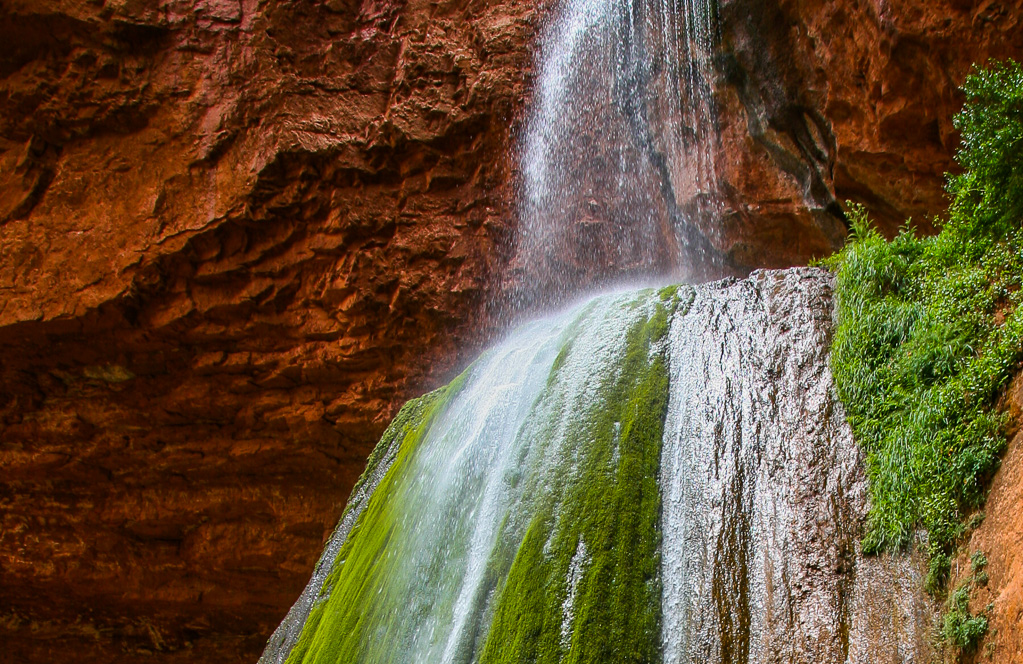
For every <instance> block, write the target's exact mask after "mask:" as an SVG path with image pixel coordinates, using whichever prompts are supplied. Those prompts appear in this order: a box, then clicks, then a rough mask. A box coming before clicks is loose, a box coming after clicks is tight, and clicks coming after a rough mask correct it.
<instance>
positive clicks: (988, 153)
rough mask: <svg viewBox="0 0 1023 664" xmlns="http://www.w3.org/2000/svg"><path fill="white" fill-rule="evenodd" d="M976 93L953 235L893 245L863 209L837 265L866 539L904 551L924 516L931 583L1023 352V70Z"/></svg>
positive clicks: (979, 483) (977, 499)
mask: <svg viewBox="0 0 1023 664" xmlns="http://www.w3.org/2000/svg"><path fill="white" fill-rule="evenodd" d="M964 90H965V92H966V95H967V99H968V103H967V105H966V107H965V109H964V110H963V112H962V113H961V114H960V115H959V116H958V118H957V121H956V125H957V127H958V128H959V129H960V130H961V131H962V134H963V147H962V149H961V150H960V152H959V155H958V160H959V163H960V164H961V165H962V166H963V168H964V169H965V170H964V172H963V173H962V174H961V175H957V176H954V177H951V178H950V180H949V187H948V189H949V192H950V193H951V195H952V197H953V202H952V204H951V207H950V209H949V218H948V221H947V222H946V223H944V224H943V226H942V227H941V232H940V233H939V234H938V235H937V236H934V237H929V238H918V237H916V236H915V235H914V233H913V230H912V228H911V227H908V226H907V228H906V229H904V230H903V231H902V232H901V233H900V234H899V235H898V236H897V237H896V238H895V239H894V240H892V241H890V242H888V241H886V240H885V239H884V238H882V237H881V235H880V234H879V233H877V232H876V231H875V230H874V229H872V228H871V226H870V224H869V221H868V219H867V215H866V212H865V211H864V210H863V209H861V208H858V207H855V206H853V208H852V210H851V213H850V218H851V220H852V232H851V239H850V242H849V244H848V245H847V246H846V248H845V249H844V250H843V251H842V252H841V253H840V254H838V255H837V256H836V257H833V258H832V259H829V260H828V261H827V264H828V265H829V266H830V267H832V268H833V269H835V270H836V271H837V274H838V285H837V294H838V318H839V325H838V328H837V330H836V334H835V339H834V344H833V347H832V355H831V363H832V368H833V372H834V375H835V379H836V383H837V387H838V393H839V396H840V397H841V399H842V401H843V403H844V404H845V407H846V412H847V414H848V417H849V422H850V424H851V425H852V428H853V431H854V432H855V434H856V438H857V440H858V442H859V443H860V445H861V446H862V447H863V449H864V450H865V451H866V453H867V466H868V474H869V479H870V490H871V498H872V503H871V510H870V515H869V525H868V532H867V535H866V538H865V541H864V548H865V550H867V551H877V550H880V549H886V548H898V547H902V546H904V545H905V544H907V543H908V542H909V541H910V538H911V536H912V533H913V531H914V529H915V528H916V527H917V526H918V525H922V526H923V527H925V528H926V530H927V532H928V541H929V551H930V553H931V564H932V568H931V573H930V574H929V576H928V583H929V585H930V586H931V587H932V588H937V587H940V586H941V585H942V584H943V583H944V579H945V578H946V577H947V570H948V564H949V560H950V555H951V553H952V549H953V547H954V544H955V543H956V541H957V540H958V539H959V538H960V537H961V535H962V534H963V532H964V528H965V526H964V518H965V516H966V515H967V514H969V513H970V512H972V511H974V510H975V509H976V508H977V507H978V506H979V505H980V504H981V503H982V502H983V499H984V496H985V491H986V485H987V482H988V479H989V478H990V476H991V475H992V473H993V472H994V470H995V468H996V467H997V465H998V460H999V455H1000V453H1001V451H1002V449H1003V446H1004V435H1003V431H1002V427H1003V424H1004V418H1003V416H1002V415H1001V414H999V413H998V412H997V411H996V409H995V402H996V399H997V398H998V396H999V394H1000V391H1001V389H1002V388H1003V386H1004V385H1005V384H1006V382H1007V380H1008V379H1009V378H1010V377H1011V376H1012V374H1013V373H1014V372H1015V371H1016V370H1017V369H1018V367H1019V363H1020V360H1021V359H1023V316H1021V314H1020V308H1019V304H1020V300H1021V297H1023V295H1021V293H1023V291H1021V290H1020V286H1021V276H1023V235H1021V231H1020V222H1021V220H1023V68H1021V67H1020V66H1019V65H1018V64H1016V63H1014V62H1011V61H1010V62H1008V63H1004V64H1002V63H992V64H991V66H990V67H989V68H988V69H986V70H983V71H977V72H975V73H974V74H973V75H971V76H970V77H969V79H968V80H967V82H966V85H965V87H964ZM956 624H957V625H959V627H956V628H955V629H960V627H961V628H962V629H967V630H968V629H974V628H975V626H976V625H977V624H979V623H970V624H969V625H973V627H970V626H968V625H967V624H966V623H956ZM953 631H955V630H953Z"/></svg>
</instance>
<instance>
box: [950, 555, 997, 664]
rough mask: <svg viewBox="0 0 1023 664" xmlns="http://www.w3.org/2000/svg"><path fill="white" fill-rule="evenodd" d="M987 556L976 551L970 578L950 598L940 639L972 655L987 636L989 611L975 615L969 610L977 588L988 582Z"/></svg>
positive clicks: (972, 559) (971, 565)
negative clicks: (987, 613)
mask: <svg viewBox="0 0 1023 664" xmlns="http://www.w3.org/2000/svg"><path fill="white" fill-rule="evenodd" d="M986 566H987V556H985V555H984V553H983V552H982V551H977V552H975V553H974V554H973V556H972V557H971V558H970V570H971V571H970V576H969V577H968V578H967V579H965V580H964V581H963V582H962V583H960V584H959V586H957V587H956V589H955V590H954V591H953V592H952V594H951V595H949V598H948V604H947V605H946V607H945V615H944V616H943V619H942V625H941V639H942V641H943V642H944V643H946V644H947V645H950V646H952V647H955V648H958V649H959V650H961V651H963V652H966V653H969V652H973V651H974V650H976V649H977V644H979V643H980V640H981V639H982V638H983V637H984V635H985V634H986V633H987V628H988V619H987V616H986V615H985V613H986V612H982V613H979V614H974V613H972V612H971V611H970V597H971V596H972V595H973V591H974V590H975V589H976V588H977V587H978V586H983V585H985V584H986V583H987V573H986V572H985V571H984V568H985V567H986Z"/></svg>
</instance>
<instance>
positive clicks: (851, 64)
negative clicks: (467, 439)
mask: <svg viewBox="0 0 1023 664" xmlns="http://www.w3.org/2000/svg"><path fill="white" fill-rule="evenodd" d="M542 15H543V9H542V7H541V6H539V5H538V4H537V3H534V2H523V3H516V2H508V1H507V0H476V1H474V2H470V1H469V0H448V1H446V2H428V1H426V0H408V1H403V0H377V1H374V0H365V1H364V2H359V1H357V0H324V1H315V2H314V1H311V0H310V1H308V2H287V1H285V0H196V1H185V0H8V1H7V2H5V3H4V4H3V5H2V6H0V43H2V44H3V46H2V47H0V598H2V599H0V640H2V641H3V642H4V643H5V651H6V652H7V653H9V655H10V657H12V658H13V659H14V660H17V661H24V662H44V661H47V662H48V661H53V660H56V659H66V658H68V657H73V659H74V660H75V661H79V662H101V661H102V662H109V661H136V660H137V659H138V658H139V656H140V655H141V654H143V653H145V654H152V655H154V656H153V657H152V660H153V661H158V662H186V661H187V662H206V661H210V662H212V661H237V662H246V661H254V660H255V659H256V657H257V656H258V653H259V652H260V651H261V649H262V646H263V644H264V643H265V639H266V637H267V636H268V635H269V633H270V631H271V630H272V628H273V626H274V625H276V624H277V623H278V622H279V621H280V619H281V618H282V617H283V615H284V613H285V612H286V611H287V608H288V607H289V606H290V605H291V603H292V602H293V601H294V599H295V598H296V597H297V596H298V593H299V591H300V590H301V588H302V586H303V585H304V584H305V582H306V580H307V579H308V577H309V573H310V571H311V569H312V566H313V564H314V562H315V559H316V556H317V554H318V552H319V550H320V549H321V546H322V543H323V541H324V538H325V537H326V535H327V534H329V531H330V529H331V528H332V527H333V525H334V523H335V521H336V519H337V517H338V515H339V514H340V511H341V509H342V507H343V503H344V500H345V498H346V497H347V495H348V492H349V490H350V488H351V486H352V484H353V483H354V481H355V478H356V477H357V476H358V475H359V473H360V472H361V470H362V466H363V464H364V462H365V458H366V455H367V454H368V452H369V450H370V449H371V448H372V445H373V444H374V442H375V441H376V439H377V437H378V436H379V434H380V433H381V431H382V430H383V428H384V426H385V425H386V423H387V421H388V420H389V419H390V417H391V416H392V415H393V414H394V413H395V411H396V408H397V407H398V406H399V405H400V404H401V402H402V401H403V400H404V399H406V398H408V397H409V396H412V395H414V394H417V393H420V392H422V391H424V390H425V389H427V388H430V387H433V386H436V385H439V384H441V383H443V382H446V379H448V378H450V376H451V375H452V374H453V372H454V371H456V370H457V369H458V368H459V367H461V366H464V364H465V363H466V362H467V360H468V359H469V358H471V356H472V355H473V354H474V353H475V352H476V351H477V350H478V348H479V347H480V345H481V344H482V343H485V341H486V340H487V339H488V338H489V337H490V336H492V335H493V333H494V330H495V329H497V320H496V319H495V314H494V312H493V311H492V307H491V306H489V305H490V303H492V302H499V301H500V299H501V293H500V289H501V288H503V287H505V286H504V284H503V282H502V281H501V278H500V277H501V275H502V270H503V269H504V267H505V264H506V263H507V262H508V261H509V259H510V256H509V251H510V250H509V247H510V246H511V245H510V238H511V236H512V234H513V233H514V228H515V209H514V205H513V202H514V200H513V199H514V193H515V185H516V180H515V177H516V176H515V168H514V164H515V162H514V160H513V159H512V158H511V155H512V153H513V150H514V147H515V146H514V138H515V130H516V127H517V126H518V123H519V122H520V121H521V116H522V113H521V111H522V109H523V104H524V103H525V100H526V99H527V96H528V89H529V88H528V85H529V79H530V70H531V65H532V59H531V55H530V53H531V51H530V49H531V45H532V40H533V39H534V35H535V33H536V27H537V25H538V22H539V21H540V20H541V18H542ZM1021 17H1023V1H1020V0H1017V1H1015V2H1002V3H998V2H993V1H992V0H983V1H976V2H967V1H960V0H955V1H953V0H943V1H941V2H930V1H928V2H925V1H924V0H902V1H898V2H882V1H881V0H864V1H859V2H855V3H851V4H850V3H843V2H837V1H836V0H830V1H828V0H802V1H796V0H723V1H722V2H721V4H720V27H721V43H720V52H719V53H718V58H717V65H716V66H717V70H716V71H717V74H716V75H717V80H716V89H717V92H716V95H715V98H716V105H717V106H716V107H717V129H718V133H719V135H720V139H719V141H718V143H717V145H716V150H717V151H718V155H717V159H716V163H717V164H718V166H717V168H718V171H719V172H718V179H717V181H718V184H719V190H718V191H716V192H713V193H714V195H715V197H716V199H717V200H718V201H719V202H720V205H719V206H718V207H717V208H716V210H717V211H716V212H715V214H713V215H709V216H708V217H706V218H705V219H703V220H701V223H702V224H703V226H702V229H703V231H704V232H705V234H706V236H707V238H708V239H709V241H710V242H712V243H713V244H714V245H715V246H716V247H717V248H718V250H720V251H721V253H722V255H724V256H726V257H727V259H728V267H729V269H730V270H732V271H734V272H745V271H748V270H749V269H750V268H752V267H755V266H766V267H783V266H787V265H792V264H798V263H801V262H803V261H805V260H807V259H808V258H810V257H812V256H815V255H816V256H820V255H823V254H825V253H828V252H829V251H831V250H832V249H833V248H834V247H835V246H837V245H838V244H839V243H840V242H841V241H842V237H843V234H844V227H843V224H842V214H841V208H840V206H839V205H838V202H840V201H844V200H846V199H852V200H855V201H860V202H864V203H866V204H867V205H868V206H869V207H870V209H871V211H872V212H873V213H874V214H875V216H876V217H877V218H878V219H879V221H880V222H881V223H882V225H883V227H884V228H885V229H886V230H887V231H889V232H892V231H894V230H895V229H896V228H897V227H898V225H899V224H900V223H902V221H903V220H904V218H905V217H906V216H909V215H913V216H914V218H915V221H916V222H917V223H918V225H920V226H921V227H924V228H927V226H928V224H927V215H931V214H937V213H939V212H940V211H941V209H942V207H943V205H944V199H943V195H942V189H941V185H942V175H941V174H942V173H943V172H945V171H947V170H949V169H950V168H952V166H953V165H952V155H953V153H954V150H955V147H956V142H957V140H958V139H957V137H956V134H955V132H954V129H953V127H952V125H951V118H952V116H953V115H954V113H955V111H956V110H957V109H958V106H959V104H960V103H961V100H960V97H959V95H958V93H957V91H956V86H957V85H958V84H959V83H960V82H961V80H962V78H963V77H964V76H965V74H966V73H967V72H968V71H969V67H970V64H971V63H972V62H974V61H983V60H985V59H986V58H987V57H990V56H1006V55H1015V56H1017V57H1020V56H1023V30H1020V25H1019V23H1020V20H1021ZM682 203H683V204H687V203H688V204H690V206H691V207H698V203H699V201H696V200H692V201H688V202H687V201H682Z"/></svg>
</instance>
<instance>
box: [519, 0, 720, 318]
mask: <svg viewBox="0 0 1023 664" xmlns="http://www.w3.org/2000/svg"><path fill="white" fill-rule="evenodd" d="M715 7H716V5H715V2H714V0H567V2H566V3H565V4H564V6H562V7H561V8H560V11H558V12H557V13H556V14H555V15H554V16H553V18H552V19H551V20H550V21H549V22H548V23H547V24H546V25H545V26H544V28H543V30H542V31H541V36H540V40H539V50H538V56H537V61H536V66H535V69H536V72H537V73H536V81H535V86H534V93H533V98H532V100H531V103H530V107H529V110H528V116H527V120H526V122H525V127H524V130H523V134H522V137H521V153H520V157H521V169H520V170H521V179H522V182H521V191H520V196H519V205H518V214H519V225H518V235H517V239H516V258H515V265H516V267H517V274H518V275H519V277H520V281H521V282H523V283H520V284H518V286H519V288H518V290H517V291H516V296H517V298H518V299H519V304H520V305H521V306H524V307H529V306H535V305H537V304H541V305H542V304H551V303H558V302H560V301H562V300H564V299H565V298H566V297H570V296H572V295H574V294H577V293H578V291H579V289H580V288H585V287H587V286H593V285H600V284H606V283H611V282H615V281H619V280H621V279H622V278H623V277H629V276H636V275H641V276H649V275H652V274H656V275H662V276H666V277H670V278H672V279H673V280H676V281H677V280H679V279H681V278H685V277H687V276H691V275H693V274H695V273H697V272H698V271H700V270H703V271H706V270H707V269H708V266H710V265H711V264H714V263H715V262H716V263H717V265H716V267H711V268H710V269H711V271H720V268H721V265H720V261H721V258H720V256H718V255H717V253H716V250H715V249H714V248H713V246H712V244H711V243H710V242H709V241H708V240H707V238H705V237H704V235H703V233H702V232H701V229H700V227H699V225H698V223H699V220H700V219H699V218H700V217H701V215H707V214H709V213H710V212H711V209H712V208H713V192H714V191H715V190H716V186H715V184H716V182H715V163H714V154H715V147H716V142H717V134H716V130H715V123H714V112H713V104H714V101H713V94H712V93H713V89H712V88H713V86H712V81H713V76H712V68H711V59H712V55H713V52H714V48H715V45H716V42H717V24H716V11H715ZM683 201H690V202H691V201H702V202H703V205H701V206H697V207H693V205H692V204H689V205H688V206H686V205H683ZM530 277H539V278H530Z"/></svg>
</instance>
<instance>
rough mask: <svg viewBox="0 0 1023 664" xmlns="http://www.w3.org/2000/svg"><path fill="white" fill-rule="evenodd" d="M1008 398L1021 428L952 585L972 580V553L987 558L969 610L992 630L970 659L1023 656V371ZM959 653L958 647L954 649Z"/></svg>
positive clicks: (964, 549) (957, 565)
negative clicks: (982, 579) (984, 577)
mask: <svg viewBox="0 0 1023 664" xmlns="http://www.w3.org/2000/svg"><path fill="white" fill-rule="evenodd" d="M1005 401H1006V403H1007V405H1008V411H1009V413H1010V415H1011V416H1012V419H1013V422H1014V424H1015V426H1016V427H1017V431H1016V433H1015V435H1014V436H1013V437H1012V439H1011V440H1010V441H1009V446H1008V449H1007V450H1006V452H1005V456H1004V458H1003V459H1002V466H1001V468H999V470H998V472H997V473H995V477H994V480H993V481H992V482H991V493H990V494H989V496H988V500H987V503H986V504H985V505H984V511H983V515H984V520H983V521H982V522H981V524H980V526H979V527H978V528H977V529H976V530H975V531H973V533H971V535H970V537H969V540H968V541H967V542H966V543H965V544H964V545H963V547H962V549H961V551H960V554H959V557H958V559H957V560H956V561H955V562H954V564H953V567H952V570H953V578H952V581H951V585H952V586H956V585H958V584H960V583H964V582H968V581H969V578H970V575H971V573H972V567H973V565H972V563H971V560H970V558H971V556H972V555H973V554H974V553H975V552H978V551H979V552H981V553H983V554H984V556H985V557H986V558H987V560H988V564H987V566H986V567H985V568H984V572H985V573H986V574H987V575H988V580H987V582H986V583H984V584H979V585H978V586H975V587H974V590H973V594H972V597H971V599H970V611H971V612H973V613H975V614H984V615H986V616H987V617H988V631H987V634H986V635H985V636H984V638H983V639H981V641H980V643H979V645H978V646H977V648H976V649H975V650H974V652H971V653H964V654H963V655H964V656H962V657H961V658H960V659H961V661H965V662H973V663H978V664H979V663H980V662H1023V627H1021V626H1023V510H1020V505H1023V429H1019V426H1020V425H1021V424H1023V376H1018V377H1017V378H1016V380H1015V381H1014V383H1013V385H1012V387H1011V388H1010V389H1009V390H1008V394H1007V398H1006V400H1005ZM951 654H953V655H956V654H958V653H951Z"/></svg>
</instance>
